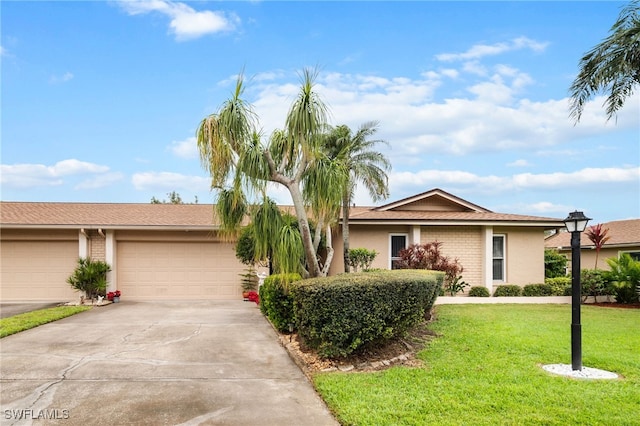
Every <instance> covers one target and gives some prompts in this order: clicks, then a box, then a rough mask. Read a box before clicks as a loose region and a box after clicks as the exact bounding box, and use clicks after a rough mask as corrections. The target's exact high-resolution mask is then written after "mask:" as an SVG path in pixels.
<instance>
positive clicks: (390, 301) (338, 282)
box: [291, 270, 444, 357]
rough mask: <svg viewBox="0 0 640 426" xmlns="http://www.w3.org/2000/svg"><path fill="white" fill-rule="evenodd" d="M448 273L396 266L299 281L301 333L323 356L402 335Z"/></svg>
mask: <svg viewBox="0 0 640 426" xmlns="http://www.w3.org/2000/svg"><path fill="white" fill-rule="evenodd" d="M443 279H444V274H443V273H441V272H433V271H424V270H396V271H377V272H365V273H353V274H343V275H337V276H332V277H325V278H313V279H308V280H304V281H299V282H297V283H295V285H294V286H292V287H291V292H292V294H293V302H294V305H293V307H294V316H295V319H296V325H297V329H298V334H299V336H300V337H301V338H302V339H303V341H304V342H305V344H306V345H308V346H309V347H311V348H314V349H317V350H318V353H319V354H320V356H323V357H344V356H347V355H349V354H350V353H352V352H353V351H355V350H357V349H358V348H360V347H362V346H363V345H365V344H367V343H369V342H373V341H378V340H384V339H389V338H392V337H396V336H401V335H402V334H404V333H405V332H406V331H407V330H408V329H409V328H410V327H412V326H413V325H415V324H417V323H418V322H419V321H421V320H422V319H423V318H424V316H425V314H427V313H429V312H430V310H431V308H432V306H433V303H434V302H435V300H436V297H437V295H438V292H439V290H440V288H441V287H442V281H443Z"/></svg>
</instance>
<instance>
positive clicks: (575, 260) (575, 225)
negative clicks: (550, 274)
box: [564, 210, 591, 371]
mask: <svg viewBox="0 0 640 426" xmlns="http://www.w3.org/2000/svg"><path fill="white" fill-rule="evenodd" d="M589 220H591V218H588V217H586V216H585V215H584V213H582V212H579V211H577V210H576V211H574V212H572V213H569V216H568V217H567V218H566V219H565V220H564V225H565V226H566V227H567V231H569V232H571V369H572V370H574V371H576V370H578V371H580V370H582V325H581V324H580V293H581V291H580V290H581V288H580V287H581V286H580V234H581V233H582V232H583V231H584V230H585V228H586V227H587V222H589Z"/></svg>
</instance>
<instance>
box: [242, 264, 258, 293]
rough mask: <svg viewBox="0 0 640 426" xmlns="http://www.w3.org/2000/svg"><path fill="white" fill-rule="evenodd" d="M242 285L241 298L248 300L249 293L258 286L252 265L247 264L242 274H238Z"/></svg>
mask: <svg viewBox="0 0 640 426" xmlns="http://www.w3.org/2000/svg"><path fill="white" fill-rule="evenodd" d="M240 276H241V277H242V278H241V285H242V298H243V299H244V300H249V293H250V292H252V291H253V292H255V291H256V290H257V288H258V276H257V275H256V270H255V268H254V267H253V266H249V267H248V268H247V269H246V270H245V272H244V273H243V274H240Z"/></svg>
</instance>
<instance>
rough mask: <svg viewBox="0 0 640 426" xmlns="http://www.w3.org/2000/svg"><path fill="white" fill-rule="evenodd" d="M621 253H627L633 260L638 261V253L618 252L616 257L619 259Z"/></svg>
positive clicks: (639, 255) (639, 252) (639, 257)
mask: <svg viewBox="0 0 640 426" xmlns="http://www.w3.org/2000/svg"><path fill="white" fill-rule="evenodd" d="M622 253H627V254H628V255H629V256H631V258H632V259H633V260H637V261H640V251H626V250H625V251H619V252H618V257H620V256H621V255H622Z"/></svg>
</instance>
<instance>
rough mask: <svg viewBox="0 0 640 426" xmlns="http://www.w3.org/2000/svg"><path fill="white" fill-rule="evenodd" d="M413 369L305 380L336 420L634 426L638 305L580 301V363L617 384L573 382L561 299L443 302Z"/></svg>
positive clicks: (567, 309)
mask: <svg viewBox="0 0 640 426" xmlns="http://www.w3.org/2000/svg"><path fill="white" fill-rule="evenodd" d="M436 317H437V320H436V321H435V322H434V323H432V324H430V325H429V328H431V329H432V330H434V331H436V332H437V333H438V334H439V335H440V336H439V337H437V338H435V339H433V340H432V341H431V342H430V343H429V344H428V346H427V348H426V349H425V350H423V351H422V352H420V353H419V355H418V356H419V358H421V359H422V360H423V361H424V366H423V367H421V368H407V367H395V368H392V369H389V370H386V371H382V372H376V373H322V374H318V375H316V376H314V383H315V386H316V388H317V389H318V391H319V393H320V395H321V396H322V397H323V398H324V400H325V401H326V402H327V404H328V405H329V408H330V409H331V410H332V411H333V412H334V414H336V416H337V418H338V420H339V421H340V422H341V423H342V424H343V425H568V424H580V425H640V310H637V309H613V308H598V307H590V306H583V307H582V321H581V322H582V354H583V365H584V366H586V367H592V368H599V369H603V370H607V371H613V372H616V373H618V374H619V375H621V376H622V378H621V379H618V380H576V379H570V378H567V377H562V376H556V375H551V374H549V373H547V372H545V371H544V370H543V369H542V368H541V367H540V366H541V365H544V364H571V337H570V323H571V306H569V305H448V306H447V305H443V306H438V307H437V308H436Z"/></svg>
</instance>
